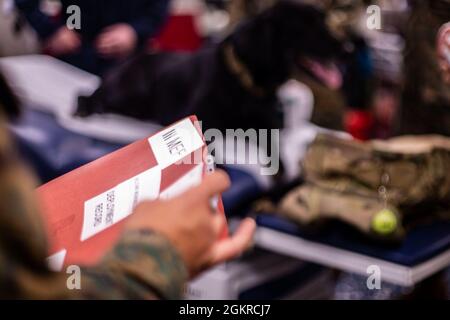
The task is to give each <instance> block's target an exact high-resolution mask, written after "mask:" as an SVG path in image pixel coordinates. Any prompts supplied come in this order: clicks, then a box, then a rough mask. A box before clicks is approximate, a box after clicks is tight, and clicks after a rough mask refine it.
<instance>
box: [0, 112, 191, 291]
mask: <svg viewBox="0 0 450 320" xmlns="http://www.w3.org/2000/svg"><path fill="white" fill-rule="evenodd" d="M3 110H4V108H3V107H2V106H1V104H0V199H1V201H0V299H179V298H181V297H182V290H183V286H184V283H185V281H186V280H187V271H186V269H185V266H184V264H183V262H182V260H181V258H180V256H179V255H178V253H177V252H176V251H175V249H174V248H173V247H172V246H171V244H170V243H169V242H168V241H167V240H166V239H165V238H164V237H162V236H160V235H157V234H155V233H152V232H149V231H138V230H136V231H128V232H126V233H125V234H123V236H122V238H121V240H120V241H119V242H118V244H117V245H116V246H115V248H114V249H113V250H112V251H111V252H110V253H108V254H107V255H106V256H105V258H104V259H103V261H102V262H101V263H100V264H99V265H98V266H96V267H93V268H84V269H83V268H82V269H81V270H82V272H81V289H80V290H69V289H68V288H67V284H66V283H67V279H68V277H69V275H67V274H65V273H55V272H52V271H50V270H49V268H48V267H47V264H46V257H47V256H48V251H47V243H46V236H45V233H44V226H43V225H42V223H41V220H40V214H39V212H38V210H37V209H36V208H37V205H36V203H35V199H34V198H33V195H34V188H35V186H36V181H35V180H34V178H33V175H32V174H31V173H30V172H28V171H27V169H26V168H25V166H24V165H22V164H21V161H20V160H19V157H18V156H17V154H16V152H15V149H14V146H13V144H12V143H11V139H10V137H9V133H8V129H7V125H6V117H5V116H4V115H3V113H2V111H3Z"/></svg>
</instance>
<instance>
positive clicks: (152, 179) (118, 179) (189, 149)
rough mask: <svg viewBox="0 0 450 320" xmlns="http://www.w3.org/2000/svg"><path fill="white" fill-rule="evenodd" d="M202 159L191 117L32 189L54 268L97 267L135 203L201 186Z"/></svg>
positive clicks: (203, 147) (199, 134)
mask: <svg viewBox="0 0 450 320" xmlns="http://www.w3.org/2000/svg"><path fill="white" fill-rule="evenodd" d="M206 153H207V150H206V144H205V141H204V138H203V135H202V132H201V128H200V127H199V125H198V122H197V118H196V117H195V116H192V117H189V118H186V119H184V120H182V121H179V122H177V123H175V124H174V125H172V126H169V127H168V128H166V129H164V130H162V131H160V132H158V133H156V134H155V135H153V136H151V137H149V138H148V139H143V140H141V141H138V142H135V143H133V144H131V145H129V146H127V147H125V148H123V149H121V150H118V151H116V152H114V153H112V154H109V155H107V156H105V157H103V158H100V159H98V160H96V161H94V162H92V163H90V164H88V165H85V166H83V167H81V168H79V169H77V170H75V171H73V172H70V173H68V174H66V175H64V176H62V177H60V178H58V179H56V180H54V181H51V182H49V183H47V184H46V185H44V186H42V187H40V188H39V189H37V196H38V199H39V201H40V206H41V212H42V213H43V217H44V221H45V223H46V227H47V234H48V240H49V243H50V248H51V249H50V252H49V255H50V256H51V258H49V259H50V260H55V259H57V260H58V261H57V262H56V264H59V265H60V266H59V267H55V268H60V267H62V265H63V264H64V265H71V264H78V265H92V264H95V263H97V262H98V261H99V260H100V259H101V258H102V256H103V255H104V254H105V253H106V252H107V251H108V250H109V249H111V248H112V247H113V246H114V244H115V243H116V241H117V239H118V237H119V236H120V233H121V230H122V228H123V224H124V222H125V221H126V219H127V218H128V217H129V215H130V214H131V213H132V210H133V208H134V206H135V205H136V204H137V203H139V202H140V201H143V200H156V199H158V198H159V199H169V198H172V197H174V196H176V195H178V194H180V193H182V192H184V191H185V190H187V189H188V188H190V187H192V186H194V185H197V184H199V183H200V182H201V179H202V177H203V176H204V174H205V172H206V166H205V155H206ZM218 210H219V211H222V212H223V205H222V203H221V201H219V208H218ZM49 262H50V263H53V264H55V261H49Z"/></svg>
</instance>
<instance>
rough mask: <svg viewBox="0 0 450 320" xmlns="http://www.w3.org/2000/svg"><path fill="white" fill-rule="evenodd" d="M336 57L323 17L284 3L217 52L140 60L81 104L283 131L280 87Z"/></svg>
mask: <svg viewBox="0 0 450 320" xmlns="http://www.w3.org/2000/svg"><path fill="white" fill-rule="evenodd" d="M337 52H340V45H339V43H338V41H337V40H335V38H333V36H332V35H331V34H330V32H329V30H328V28H327V26H326V23H325V15H324V14H323V13H322V12H320V11H319V10H317V9H315V8H314V7H312V6H307V5H301V4H297V3H292V2H289V1H280V3H278V4H277V5H275V6H274V7H272V8H271V9H269V10H267V11H266V12H264V13H262V14H261V15H259V16H258V17H256V18H255V19H252V20H250V21H248V22H246V23H245V24H243V25H241V26H240V27H238V29H237V30H236V31H235V32H234V33H233V34H232V35H230V36H229V37H228V38H226V39H225V40H224V41H223V42H222V43H220V44H218V45H217V46H215V47H212V48H208V49H203V50H201V51H200V52H198V53H194V54H182V53H154V54H145V55H142V56H139V57H136V58H135V59H134V60H133V61H130V62H129V63H128V64H126V65H124V66H123V67H122V68H121V69H120V70H117V71H116V72H115V73H114V74H112V75H110V76H109V77H107V78H106V79H105V81H104V83H103V85H102V86H101V87H100V88H99V89H98V90H97V91H96V92H95V93H94V94H93V95H92V96H91V97H89V98H81V99H80V103H79V108H78V111H77V115H78V116H82V117H86V116H89V115H91V114H94V113H118V114H122V115H127V116H131V117H135V118H139V119H147V120H153V121H156V122H158V123H160V124H162V125H168V124H170V123H172V122H174V121H176V120H179V119H180V118H183V117H185V116H188V115H191V114H195V115H197V116H198V118H199V120H201V121H203V127H204V128H205V129H208V128H217V129H220V130H224V129H237V128H241V129H245V130H246V129H248V128H254V129H262V128H265V129H273V128H281V127H282V122H283V119H282V115H281V114H280V112H278V110H277V98H276V89H277V88H278V87H279V86H280V85H282V84H283V83H284V82H285V81H287V80H288V79H289V78H290V76H291V75H292V71H293V70H294V68H295V67H298V66H300V67H301V68H303V69H304V71H306V72H310V73H311V74H312V75H313V76H314V74H315V73H317V72H315V71H314V68H309V67H308V66H310V65H311V63H312V62H313V63H314V64H315V65H316V66H317V64H318V63H321V64H326V63H330V62H331V61H333V60H334V58H335V54H336V53H337ZM315 69H317V68H315ZM321 76H322V78H323V72H322V75H321ZM318 77H319V78H320V76H319V75H318Z"/></svg>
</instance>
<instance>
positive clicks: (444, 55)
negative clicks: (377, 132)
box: [397, 0, 450, 136]
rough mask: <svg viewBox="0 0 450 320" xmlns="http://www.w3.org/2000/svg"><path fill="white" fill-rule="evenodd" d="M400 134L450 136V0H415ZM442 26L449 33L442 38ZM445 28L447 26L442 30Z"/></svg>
mask: <svg viewBox="0 0 450 320" xmlns="http://www.w3.org/2000/svg"><path fill="white" fill-rule="evenodd" d="M410 3H411V5H412V12H411V15H410V18H409V21H408V23H407V27H406V49H405V52H404V66H403V68H404V87H403V92H402V103H401V108H400V112H399V116H398V128H397V134H441V135H446V136H450V82H449V81H448V79H449V76H448V73H449V70H450V55H449V51H448V49H449V43H445V42H447V41H448V40H447V38H448V34H449V30H450V27H449V25H446V26H445V24H446V23H447V22H449V21H450V0H411V1H410ZM441 28H446V29H447V32H446V34H447V36H445V35H444V37H441V38H440V39H439V31H440V30H441ZM442 31H444V29H442Z"/></svg>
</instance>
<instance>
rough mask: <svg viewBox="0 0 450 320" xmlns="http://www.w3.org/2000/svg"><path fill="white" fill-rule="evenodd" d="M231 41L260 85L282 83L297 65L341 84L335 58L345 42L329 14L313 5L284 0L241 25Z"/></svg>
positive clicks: (326, 81) (334, 84)
mask: <svg viewBox="0 0 450 320" xmlns="http://www.w3.org/2000/svg"><path fill="white" fill-rule="evenodd" d="M227 41H228V42H231V43H232V45H233V46H234V48H235V51H236V54H237V55H238V56H239V57H240V58H241V60H242V62H243V63H244V64H245V65H246V66H247V68H248V69H249V71H250V73H251V74H252V76H253V78H254V81H255V83H256V84H257V85H258V86H260V87H263V88H275V87H277V86H279V85H280V84H282V83H283V82H285V81H286V80H288V79H289V77H290V76H292V73H293V70H295V69H296V68H297V69H298V68H300V69H301V70H303V71H305V72H307V73H309V74H310V75H311V76H313V77H314V78H315V79H317V80H319V81H320V82H321V83H323V84H325V85H327V86H329V87H338V86H339V85H340V82H341V76H340V72H339V70H338V68H337V67H336V64H335V62H336V60H337V58H338V56H339V54H340V52H341V45H340V43H339V41H338V40H337V39H336V38H335V37H333V35H332V33H331V31H330V30H329V28H328V26H327V23H326V15H325V14H324V13H323V12H322V11H321V10H319V9H318V8H316V7H313V6H311V5H305V4H301V3H298V2H293V1H288V0H280V1H279V2H278V3H277V4H276V5H274V6H273V7H272V8H270V9H268V10H267V11H265V12H263V13H261V14H260V15H258V16H256V17H255V18H253V19H251V20H249V21H247V22H245V23H244V24H242V25H241V26H240V27H238V29H237V30H236V31H235V32H234V33H233V34H232V35H231V36H230V37H229V39H227V40H226V42H227Z"/></svg>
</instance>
